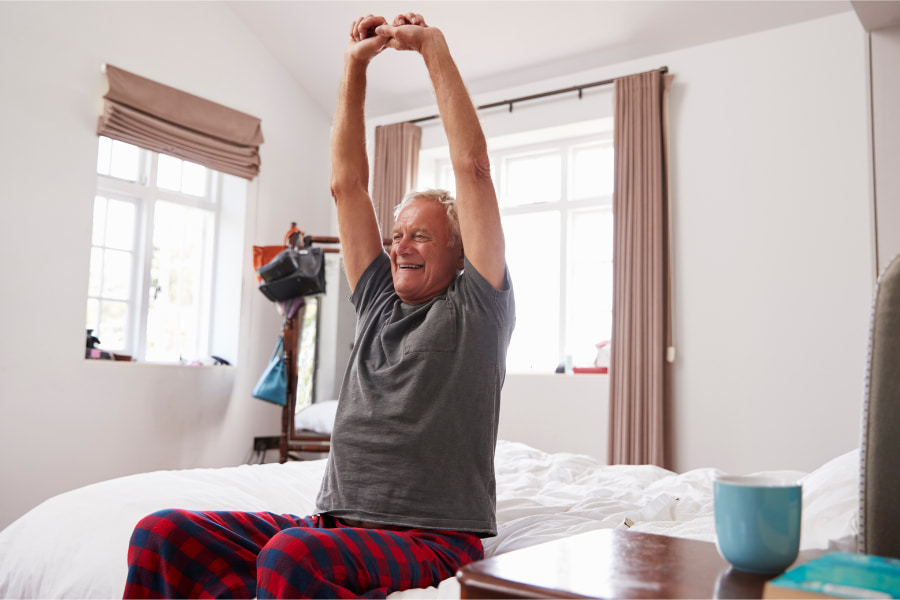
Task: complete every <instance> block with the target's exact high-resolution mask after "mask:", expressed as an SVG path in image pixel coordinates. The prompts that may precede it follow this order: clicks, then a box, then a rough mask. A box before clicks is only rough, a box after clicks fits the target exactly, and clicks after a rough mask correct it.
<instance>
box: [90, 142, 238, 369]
mask: <svg viewBox="0 0 900 600" xmlns="http://www.w3.org/2000/svg"><path fill="white" fill-rule="evenodd" d="M221 187H222V175H221V174H220V173H217V172H216V171H212V170H211V169H207V168H206V167H202V166H200V165H197V164H194V163H190V162H187V161H183V160H180V159H177V158H173V157H171V156H167V155H164V154H159V153H156V152H150V151H148V150H143V149H140V148H138V147H136V146H132V145H130V144H126V143H123V142H119V141H113V140H110V139H108V138H105V137H101V138H100V140H99V152H98V157H97V194H96V197H95V198H94V218H93V235H92V241H91V265H90V277H89V283H88V301H87V318H86V321H87V329H89V330H93V335H94V337H96V338H98V339H99V340H100V342H99V344H98V346H99V348H102V349H103V350H105V351H106V352H108V353H111V354H117V355H125V356H131V357H133V358H134V359H136V360H140V361H147V362H171V363H175V362H185V361H192V360H196V359H200V358H202V357H206V356H207V355H208V354H209V337H210V320H211V314H212V290H213V286H214V279H215V277H214V275H215V270H214V260H213V254H214V252H213V250H214V247H215V242H216V231H217V219H218V215H219V209H220V202H219V194H220V191H221Z"/></svg>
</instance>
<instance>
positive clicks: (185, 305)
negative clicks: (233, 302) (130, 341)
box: [147, 202, 212, 362]
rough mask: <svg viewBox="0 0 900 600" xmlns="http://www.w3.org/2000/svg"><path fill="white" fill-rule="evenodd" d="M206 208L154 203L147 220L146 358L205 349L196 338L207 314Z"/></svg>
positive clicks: (208, 256) (208, 221)
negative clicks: (149, 231) (149, 247)
mask: <svg viewBox="0 0 900 600" xmlns="http://www.w3.org/2000/svg"><path fill="white" fill-rule="evenodd" d="M211 222H212V218H211V215H210V214H209V213H208V212H207V211H203V210H199V209H195V208H190V207H187V206H182V205H178V204H172V203H170V202H157V203H156V210H155V214H154V222H153V258H152V262H151V273H150V277H151V286H158V289H156V288H154V289H152V290H151V296H150V299H149V304H148V307H149V310H148V313H147V360H151V361H173V362H174V361H177V360H179V359H180V358H185V359H192V358H199V357H201V356H204V355H205V354H206V348H205V344H204V343H202V342H201V340H202V338H203V337H204V336H205V335H206V329H205V327H203V323H204V322H205V321H206V320H207V319H208V316H209V299H208V295H207V294H204V293H203V290H204V289H205V287H204V277H205V276H206V273H207V272H208V263H209V261H210V260H211V252H210V250H209V248H208V246H209V240H210V239H211V237H212V236H211V235H210V231H211V230H210V227H211Z"/></svg>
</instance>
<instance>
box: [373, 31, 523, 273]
mask: <svg viewBox="0 0 900 600" xmlns="http://www.w3.org/2000/svg"><path fill="white" fill-rule="evenodd" d="M377 33H378V35H379V36H382V37H386V38H388V41H387V44H386V45H387V46H388V47H391V48H396V49H398V50H414V51H417V52H419V53H420V54H421V55H422V57H423V58H424V59H425V66H426V67H427V68H428V73H429V75H430V77H431V81H432V84H433V85H434V92H435V96H436V97H437V103H438V110H439V111H440V114H441V120H442V121H443V123H444V131H445V132H446V134H447V141H448V142H449V144H450V160H451V163H452V164H453V174H454V177H455V178H456V201H457V207H458V209H459V224H460V230H461V233H462V239H463V248H464V249H465V253H466V256H467V257H468V259H469V262H470V263H472V266H474V267H475V268H476V269H477V270H478V272H479V273H481V275H482V276H483V277H484V278H485V279H487V280H488V282H490V284H491V285H493V286H494V288H495V289H501V287H502V286H503V275H504V270H505V266H506V243H505V240H504V237H503V228H502V226H501V223H500V209H499V207H498V205H497V194H496V191H495V190H494V183H493V181H492V180H491V167H490V160H489V158H488V152H487V142H486V141H485V139H484V132H483V131H482V129H481V123H480V122H479V121H478V115H477V114H476V112H475V106H474V105H473V104H472V100H471V98H470V97H469V93H468V91H467V90H466V86H465V84H464V83H463V80H462V77H461V76H460V74H459V70H458V69H457V67H456V63H455V62H454V61H453V58H452V56H451V55H450V48H449V46H448V45H447V41H446V40H445V39H444V34H443V33H442V32H441V31H440V30H439V29H437V28H435V27H428V26H427V25H425V21H424V19H422V16H421V15H416V14H412V13H409V14H405V15H399V16H398V17H397V18H396V19H394V22H393V23H392V24H391V25H382V26H380V27H378V28H377Z"/></svg>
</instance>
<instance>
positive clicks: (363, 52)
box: [331, 15, 386, 290]
mask: <svg viewBox="0 0 900 600" xmlns="http://www.w3.org/2000/svg"><path fill="white" fill-rule="evenodd" d="M383 23H385V20H384V19H383V18H381V17H373V16H371V15H369V16H368V17H363V18H360V19H357V20H356V21H354V23H353V24H352V26H351V30H350V41H349V42H348V43H347V46H346V48H345V50H344V71H343V76H342V78H341V87H340V92H339V94H338V103H337V109H336V110H335V114H334V126H333V129H332V134H331V195H332V197H333V198H334V202H335V205H336V206H337V217H338V228H339V229H340V236H341V253H342V254H343V257H344V268H345V269H346V271H347V279H348V281H349V283H350V289H351V290H354V289H355V288H356V283H357V282H358V281H359V277H360V275H362V273H363V271H364V270H365V269H366V267H368V266H369V264H370V263H371V262H372V261H373V260H375V257H376V256H377V255H378V254H379V253H380V252H382V251H383V249H384V248H383V246H382V241H381V233H380V232H379V230H378V222H377V220H376V218H375V209H374V208H373V206H372V199H371V197H370V196H369V159H368V157H367V156H366V124H365V103H366V70H367V68H368V66H369V61H371V60H372V58H374V57H375V55H376V54H378V53H379V52H381V50H382V49H384V46H385V42H386V40H385V39H384V38H381V37H379V36H375V35H374V30H375V28H376V27H377V26H378V25H381V24H383Z"/></svg>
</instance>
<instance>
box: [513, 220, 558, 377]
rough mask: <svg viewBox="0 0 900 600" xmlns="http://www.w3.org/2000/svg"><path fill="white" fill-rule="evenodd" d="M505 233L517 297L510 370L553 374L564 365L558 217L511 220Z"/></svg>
mask: <svg viewBox="0 0 900 600" xmlns="http://www.w3.org/2000/svg"><path fill="white" fill-rule="evenodd" d="M503 230H504V233H505V236H506V262H507V265H508V267H509V272H510V277H511V278H512V280H513V285H514V286H515V294H516V329H515V332H514V333H513V337H512V341H511V342H510V345H509V353H508V356H507V362H506V364H507V368H508V369H509V370H510V371H511V372H514V373H515V372H518V373H522V372H538V373H553V371H554V370H555V369H556V367H557V365H558V364H559V310H560V306H559V285H560V279H559V260H560V257H559V248H560V240H559V213H558V212H557V211H547V212H539V213H530V214H525V215H515V216H507V217H504V218H503ZM538 249H539V250H540V251H537V250H538ZM537 274H540V275H537Z"/></svg>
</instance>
